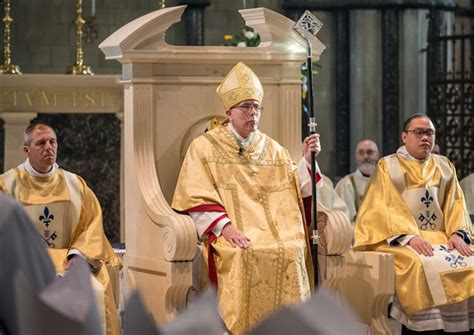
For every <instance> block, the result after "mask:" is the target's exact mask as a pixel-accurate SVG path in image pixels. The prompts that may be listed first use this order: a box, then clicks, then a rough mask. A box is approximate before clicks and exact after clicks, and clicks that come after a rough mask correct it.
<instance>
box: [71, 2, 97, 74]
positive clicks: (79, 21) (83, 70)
mask: <svg viewBox="0 0 474 335" xmlns="http://www.w3.org/2000/svg"><path fill="white" fill-rule="evenodd" d="M84 23H86V21H84V19H83V18H82V0H77V5H76V20H75V21H74V24H75V26H76V63H74V65H73V66H69V67H68V68H67V70H66V73H67V74H82V75H93V74H94V73H93V72H92V70H91V68H90V66H87V65H85V64H84V52H83V51H82V34H83V33H82V26H83V25H84Z"/></svg>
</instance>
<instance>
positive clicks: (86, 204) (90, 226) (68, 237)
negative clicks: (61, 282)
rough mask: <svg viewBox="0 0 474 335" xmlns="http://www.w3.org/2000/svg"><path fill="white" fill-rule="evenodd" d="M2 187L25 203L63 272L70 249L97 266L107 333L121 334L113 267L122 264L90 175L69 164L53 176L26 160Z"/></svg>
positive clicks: (0, 182)
mask: <svg viewBox="0 0 474 335" xmlns="http://www.w3.org/2000/svg"><path fill="white" fill-rule="evenodd" d="M0 192H4V193H7V194H9V195H10V196H11V197H13V198H14V199H16V200H17V201H19V202H20V203H21V204H22V205H23V206H24V208H25V210H26V212H27V213H28V215H29V217H30V218H31V220H32V221H33V223H34V224H35V225H36V227H37V228H38V230H39V232H40V235H41V237H42V238H43V241H44V244H45V246H46V247H47V248H48V252H49V254H50V256H51V258H52V260H53V263H54V265H55V267H56V271H57V272H58V273H62V272H64V270H65V269H64V267H65V265H66V264H67V262H68V260H67V257H68V254H70V253H71V254H74V253H77V252H79V253H80V254H81V255H82V256H83V257H84V258H85V259H86V260H87V261H88V262H89V264H91V266H93V268H94V271H93V275H94V277H95V278H96V279H97V280H98V281H99V282H100V283H101V284H102V285H103V287H104V299H105V318H106V324H107V334H108V335H115V334H119V333H120V329H119V322H118V317H117V313H116V302H115V300H114V293H113V291H112V286H111V283H110V276H109V273H108V271H109V270H108V269H107V267H109V268H110V269H111V270H112V271H114V270H115V271H118V269H119V268H120V266H121V265H120V261H119V259H118V258H117V256H116V255H115V253H114V252H113V250H112V247H111V246H110V243H109V242H108V241H107V238H106V237H105V234H104V229H103V225H102V210H101V207H100V204H99V202H98V200H97V198H96V197H95V195H94V193H93V192H92V190H91V189H90V188H89V187H88V186H87V185H86V183H85V182H84V180H83V179H82V178H81V177H79V176H77V175H75V174H73V173H71V172H68V171H65V170H63V169H57V170H56V171H55V172H54V173H53V174H52V175H50V176H47V177H43V176H41V177H40V176H33V175H31V174H30V173H28V172H27V171H25V169H24V168H23V167H22V165H20V166H19V167H17V168H15V169H11V170H9V171H7V172H6V173H5V174H3V175H0ZM106 266H107V267H106ZM99 308H100V306H99Z"/></svg>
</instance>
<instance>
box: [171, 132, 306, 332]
mask: <svg viewBox="0 0 474 335" xmlns="http://www.w3.org/2000/svg"><path fill="white" fill-rule="evenodd" d="M253 141H254V142H253V143H251V144H250V145H249V147H248V148H247V149H246V150H245V151H246V153H245V154H244V155H242V157H238V156H240V155H239V154H238V148H239V147H238V145H237V143H236V141H235V138H234V137H233V136H232V134H230V132H229V130H228V129H227V126H226V125H220V126H219V127H218V128H217V129H214V130H211V131H209V132H207V133H206V134H205V135H203V136H201V137H199V138H197V139H195V140H194V142H193V143H192V144H191V146H190V148H189V151H188V155H187V156H186V159H185V160H184V162H183V166H182V170H181V174H180V179H179V181H178V186H177V188H176V192H175V196H174V199H173V208H175V209H177V210H186V209H189V208H192V207H194V206H197V205H202V204H211V203H212V204H217V205H220V206H222V207H224V208H225V210H226V213H227V215H228V216H229V218H230V220H231V222H232V223H233V224H235V225H236V226H237V228H239V229H240V230H241V231H243V232H245V234H246V235H247V236H248V237H249V238H250V239H251V241H252V242H251V246H250V248H248V249H246V250H242V249H239V248H232V247H231V246H230V245H229V244H228V243H227V242H226V241H225V240H224V239H223V238H220V237H219V238H217V240H216V241H215V242H214V243H213V247H214V250H215V254H214V259H215V261H216V268H217V276H218V282H219V286H218V287H219V292H218V294H219V301H220V307H221V311H222V318H223V320H224V322H225V323H226V326H227V327H228V328H229V329H230V331H231V332H232V333H233V334H244V333H246V332H247V331H248V329H249V328H251V327H252V326H253V325H255V324H256V323H257V322H258V321H259V320H261V319H262V318H264V317H265V316H267V315H268V314H270V313H271V312H273V311H274V310H275V309H276V308H278V306H280V305H288V304H292V303H296V302H298V301H301V300H303V299H305V298H307V297H308V296H309V294H310V286H309V281H308V278H307V277H308V270H307V268H306V266H307V264H306V261H307V259H308V256H309V254H308V249H307V246H306V235H305V231H304V226H303V218H302V213H301V209H300V207H299V203H300V202H299V200H300V199H299V198H298V196H297V195H296V194H295V192H296V191H295V188H297V186H296V185H295V181H296V179H295V178H294V177H291V178H290V177H289V176H288V169H291V167H292V163H291V159H290V157H289V154H288V152H287V151H286V150H285V149H284V148H282V147H280V146H279V145H278V144H277V143H276V142H274V141H272V140H271V139H269V140H267V136H265V135H264V134H262V133H260V132H257V133H256V134H255V136H254V139H253ZM262 152H266V155H265V156H262ZM260 159H261V160H260ZM252 173H255V177H254V175H253V174H252ZM227 176H231V179H230V180H229V179H228V178H227ZM257 176H258V178H257Z"/></svg>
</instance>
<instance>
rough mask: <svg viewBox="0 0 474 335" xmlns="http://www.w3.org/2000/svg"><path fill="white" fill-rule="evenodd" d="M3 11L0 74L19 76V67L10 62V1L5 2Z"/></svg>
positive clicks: (11, 20)
mask: <svg viewBox="0 0 474 335" xmlns="http://www.w3.org/2000/svg"><path fill="white" fill-rule="evenodd" d="M3 11H4V16H3V20H2V22H3V65H2V66H0V74H21V71H20V67H19V66H18V65H13V64H12V61H11V50H10V25H11V24H12V22H13V19H12V18H11V17H10V0H5V2H4V4H3Z"/></svg>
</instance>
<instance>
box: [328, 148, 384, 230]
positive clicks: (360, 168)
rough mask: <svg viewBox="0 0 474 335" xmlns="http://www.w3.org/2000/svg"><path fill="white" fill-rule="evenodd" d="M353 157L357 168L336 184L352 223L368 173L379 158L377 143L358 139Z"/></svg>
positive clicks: (367, 179) (368, 177)
mask: <svg viewBox="0 0 474 335" xmlns="http://www.w3.org/2000/svg"><path fill="white" fill-rule="evenodd" d="M355 157H356V162H357V169H356V170H355V171H354V172H353V173H351V174H348V175H347V176H345V177H344V178H342V179H341V180H340V181H339V182H338V183H337V184H336V192H337V194H338V195H339V196H340V197H341V198H342V199H344V201H345V203H346V205H347V208H348V209H349V219H350V220H351V222H352V224H354V222H355V218H356V215H357V211H358V210H359V208H360V204H361V202H362V199H363V198H364V194H365V188H366V186H367V183H368V182H369V179H370V175H371V174H372V172H373V171H374V169H375V165H376V164H377V160H378V159H379V149H378V148H377V144H376V143H375V142H374V141H371V140H362V141H360V142H359V143H357V147H356V151H355Z"/></svg>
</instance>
